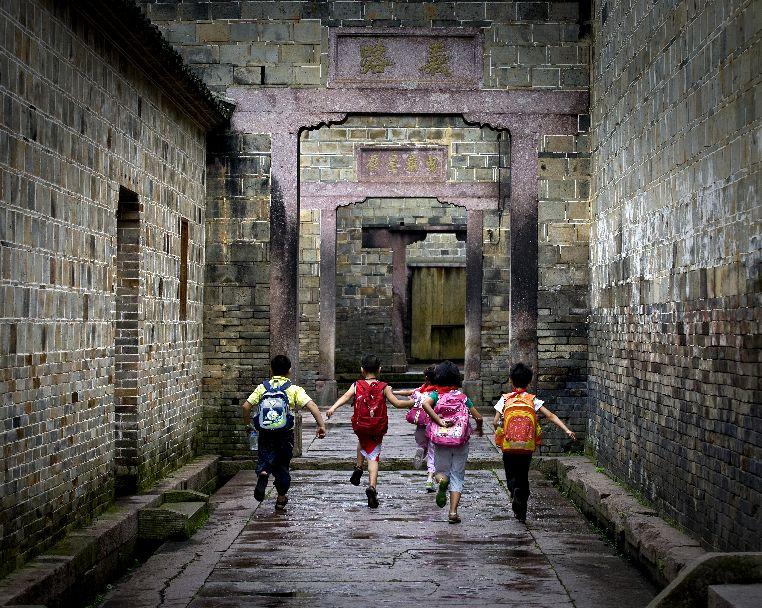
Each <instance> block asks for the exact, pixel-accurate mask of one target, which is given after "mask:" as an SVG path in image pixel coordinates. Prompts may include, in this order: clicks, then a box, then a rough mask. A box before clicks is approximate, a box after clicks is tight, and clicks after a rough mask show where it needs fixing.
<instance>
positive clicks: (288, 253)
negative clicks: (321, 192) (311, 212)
mask: <svg viewBox="0 0 762 608" xmlns="http://www.w3.org/2000/svg"><path fill="white" fill-rule="evenodd" d="M271 154H272V157H271V170H270V171H271V172H270V356H275V355H278V354H285V355H287V356H288V357H289V358H290V359H291V364H292V376H293V378H294V379H295V380H296V381H298V378H299V311H298V293H297V289H298V276H299V192H298V188H299V135H298V133H290V132H281V133H273V135H272V152H271Z"/></svg>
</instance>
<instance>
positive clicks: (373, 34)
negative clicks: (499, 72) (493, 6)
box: [328, 28, 484, 90]
mask: <svg viewBox="0 0 762 608" xmlns="http://www.w3.org/2000/svg"><path fill="white" fill-rule="evenodd" d="M329 36H330V53H331V61H330V62H329V72H328V86H329V87H330V86H342V87H352V86H356V87H362V88H400V87H401V88H431V89H448V90H449V89H453V88H454V89H465V88H473V87H475V86H479V85H480V83H481V78H482V76H483V73H484V70H483V49H482V47H483V43H482V35H481V33H480V32H478V31H475V30H470V29H468V28H441V31H437V32H436V33H432V32H431V31H426V30H423V29H420V30H417V29H410V30H403V31H400V30H399V29H396V30H393V29H391V28H387V29H380V30H373V29H364V28H331V30H330V32H329Z"/></svg>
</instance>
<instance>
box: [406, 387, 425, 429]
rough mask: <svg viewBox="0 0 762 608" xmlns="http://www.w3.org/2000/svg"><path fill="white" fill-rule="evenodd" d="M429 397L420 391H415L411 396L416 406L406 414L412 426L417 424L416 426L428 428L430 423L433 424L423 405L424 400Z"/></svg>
mask: <svg viewBox="0 0 762 608" xmlns="http://www.w3.org/2000/svg"><path fill="white" fill-rule="evenodd" d="M427 396H428V395H427V394H423V393H420V392H419V391H415V392H414V393H413V394H412V395H411V397H412V398H413V401H414V402H415V405H414V406H413V407H411V408H410V409H409V410H408V411H407V414H405V420H407V421H408V422H409V423H410V424H415V425H416V426H428V424H429V422H431V419H430V418H429V415H428V414H427V413H426V410H424V409H423V405H422V404H423V400H424V399H426V397H427Z"/></svg>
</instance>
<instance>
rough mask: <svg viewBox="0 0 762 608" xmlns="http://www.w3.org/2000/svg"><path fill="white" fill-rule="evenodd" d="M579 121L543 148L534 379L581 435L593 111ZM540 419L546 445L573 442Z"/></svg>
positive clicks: (584, 399)
mask: <svg viewBox="0 0 762 608" xmlns="http://www.w3.org/2000/svg"><path fill="white" fill-rule="evenodd" d="M579 122H580V125H579V130H580V134H579V135H577V136H572V135H564V136H549V135H546V136H545V137H544V138H543V141H542V143H541V147H540V153H539V161H538V162H539V175H540V202H539V209H538V221H539V233H538V240H539V244H538V257H539V293H538V303H537V306H538V320H537V341H538V349H537V350H538V359H539V367H540V370H539V374H538V378H537V380H538V384H537V386H538V389H539V391H540V393H541V394H542V397H543V399H546V400H547V406H548V408H549V409H551V410H552V411H553V412H554V413H556V414H558V416H560V417H561V418H562V419H563V420H564V421H565V422H566V424H567V425H568V426H569V427H570V428H572V429H573V430H574V431H575V432H576V433H577V434H584V431H585V428H586V426H587V411H586V409H587V408H586V403H587V349H588V339H587V335H588V327H587V325H588V317H589V314H590V308H589V297H588V296H589V294H588V290H589V270H588V259H589V236H590V202H589V197H590V172H591V171H590V151H589V136H588V134H587V133H586V131H587V128H588V117H587V116H582V117H580V119H579ZM543 426H544V428H545V431H546V434H545V436H544V438H543V443H544V445H543V447H542V451H545V450H552V451H555V450H556V449H557V448H558V446H559V445H561V446H564V447H569V442H568V440H567V439H566V437H565V435H564V434H563V432H561V430H560V429H558V427H556V426H555V425H552V424H544V425H543Z"/></svg>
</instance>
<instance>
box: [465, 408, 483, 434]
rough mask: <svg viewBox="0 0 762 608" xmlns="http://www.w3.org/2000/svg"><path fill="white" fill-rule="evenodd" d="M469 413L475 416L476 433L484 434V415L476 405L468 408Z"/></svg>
mask: <svg viewBox="0 0 762 608" xmlns="http://www.w3.org/2000/svg"><path fill="white" fill-rule="evenodd" d="M468 411H469V413H470V414H471V416H472V417H473V419H474V420H476V433H477V434H478V435H479V437H483V436H484V417H483V416H482V415H481V414H480V413H479V410H477V409H476V406H475V405H472V406H471V407H470V408H468Z"/></svg>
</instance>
